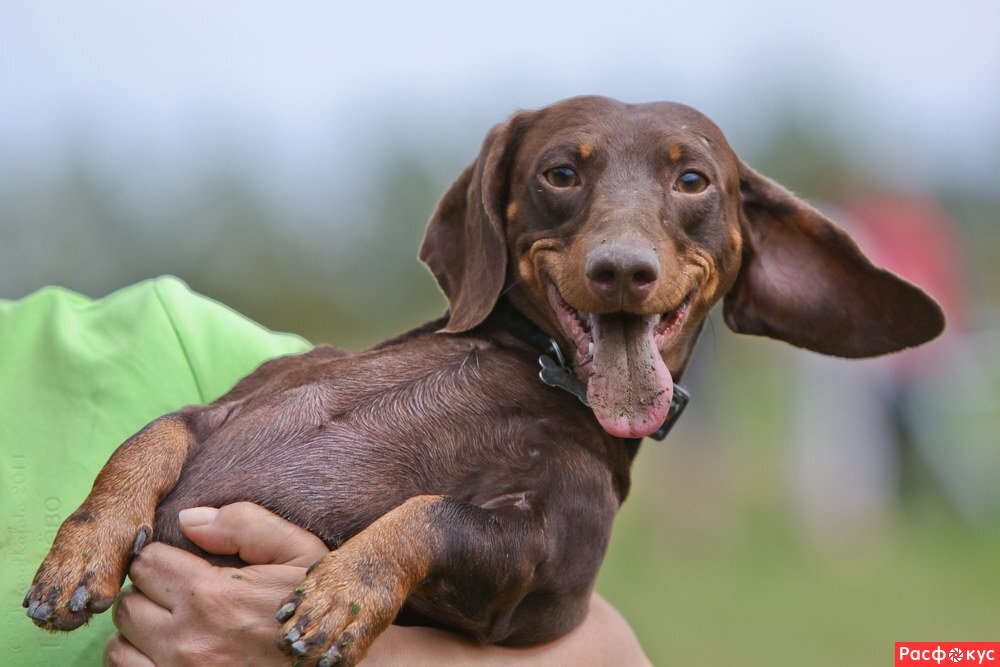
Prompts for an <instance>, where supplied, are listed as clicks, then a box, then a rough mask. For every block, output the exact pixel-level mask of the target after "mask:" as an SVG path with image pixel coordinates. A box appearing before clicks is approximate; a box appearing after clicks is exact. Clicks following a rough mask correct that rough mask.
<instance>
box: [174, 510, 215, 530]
mask: <svg viewBox="0 0 1000 667" xmlns="http://www.w3.org/2000/svg"><path fill="white" fill-rule="evenodd" d="M218 514H219V510H217V509H215V508H214V507H190V508H188V509H186V510H181V511H180V513H179V514H178V515H177V520H178V521H180V524H181V526H183V527H184V528H195V527H197V526H204V525H207V524H210V523H212V522H213V521H215V517H216V516H218Z"/></svg>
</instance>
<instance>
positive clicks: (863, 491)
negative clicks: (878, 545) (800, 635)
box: [791, 184, 968, 545]
mask: <svg viewBox="0 0 1000 667" xmlns="http://www.w3.org/2000/svg"><path fill="white" fill-rule="evenodd" d="M856 185H857V184H852V188H851V189H853V190H855V191H859V190H860V188H857V187H856ZM833 217H834V219H836V220H838V221H839V222H840V223H841V224H843V225H844V226H845V227H847V228H848V229H849V230H850V232H851V234H852V235H853V236H854V238H855V239H857V241H858V243H859V245H861V247H862V249H863V250H864V251H865V253H866V254H868V256H869V257H871V258H872V261H873V262H874V263H875V264H876V265H878V266H882V267H884V268H886V269H887V270H889V271H892V272H894V273H896V274H898V275H901V276H903V277H904V278H906V279H907V280H909V281H910V282H912V283H914V284H916V285H920V286H921V287H922V288H923V289H924V290H926V291H927V292H928V293H929V294H931V295H932V296H933V297H934V298H935V299H937V301H938V303H940V304H941V306H942V308H943V309H944V311H945V315H946V317H947V321H948V328H947V329H946V330H945V333H944V335H943V336H942V337H941V338H939V339H938V340H936V341H934V342H933V343H932V344H930V345H927V346H924V347H921V348H918V349H912V350H906V351H903V352H900V353H897V354H894V355H890V356H888V357H884V358H881V359H878V360H872V361H867V362H865V363H863V364H852V363H845V362H844V361H843V360H835V359H828V358H822V357H819V356H818V355H801V356H800V357H797V359H798V360H799V361H798V366H797V368H798V373H797V378H796V380H797V383H798V384H799V388H798V391H796V392H795V394H794V396H795V398H794V399H793V400H794V408H795V415H796V416H795V419H794V427H793V435H792V437H793V443H792V447H793V456H792V463H791V465H792V468H793V496H794V505H795V508H796V511H797V512H798V514H799V518H800V519H801V521H802V523H803V525H804V526H805V527H806V531H807V532H808V533H809V534H810V535H811V536H812V537H814V538H815V539H816V540H817V541H818V542H820V543H821V544H824V545H835V544H842V543H843V544H846V545H851V544H853V543H855V542H856V541H857V540H859V539H860V540H864V539H866V538H873V537H876V536H877V535H878V534H879V533H880V532H881V531H882V530H883V529H885V528H886V527H887V526H888V524H889V522H890V520H891V515H892V513H893V512H894V511H895V510H896V509H897V506H898V505H900V504H902V505H903V506H904V507H914V506H919V505H921V504H923V503H925V502H926V501H928V500H929V499H931V498H933V497H935V496H937V497H938V498H941V497H944V498H945V500H946V501H948V500H950V499H949V498H947V496H948V493H947V489H946V488H945V487H944V486H943V474H942V473H943V471H942V470H939V469H938V468H937V467H936V464H935V461H934V460H933V459H932V458H929V457H928V456H927V455H926V451H925V448H926V447H927V446H928V443H926V442H925V441H924V440H922V437H923V436H922V434H921V432H920V430H921V428H920V427H921V421H920V419H919V416H918V415H917V414H915V412H916V410H917V407H916V406H917V403H916V401H915V393H916V392H922V391H923V392H925V391H927V390H933V387H934V385H935V382H936V381H937V380H938V379H939V378H940V377H942V376H943V375H945V374H948V373H949V372H952V371H953V362H954V360H955V356H956V354H957V353H958V349H957V346H958V341H959V339H960V337H961V333H962V332H963V331H964V330H965V329H966V324H967V309H968V304H967V300H966V293H965V285H966V276H965V275H964V271H963V266H964V264H963V257H964V252H963V248H962V238H961V235H960V233H959V229H958V227H957V225H956V224H955V222H954V221H953V220H952V219H951V217H950V216H949V215H948V214H947V213H946V212H945V211H944V209H943V208H942V207H941V206H940V204H938V203H937V202H936V201H935V200H934V199H933V198H932V197H930V196H928V195H920V194H903V193H892V192H879V193H875V194H869V195H866V196H863V197H859V198H855V199H847V200H845V203H843V204H842V205H840V206H838V207H835V209H834V211H833ZM946 444H947V443H932V444H931V445H930V446H935V445H936V446H944V445H946Z"/></svg>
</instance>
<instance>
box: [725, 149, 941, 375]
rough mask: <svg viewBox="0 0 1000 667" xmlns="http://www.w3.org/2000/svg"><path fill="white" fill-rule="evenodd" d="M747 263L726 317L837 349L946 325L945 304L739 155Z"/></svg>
mask: <svg viewBox="0 0 1000 667" xmlns="http://www.w3.org/2000/svg"><path fill="white" fill-rule="evenodd" d="M740 193H741V196H742V210H741V213H740V218H741V219H740V224H741V226H742V228H743V244H744V250H743V265H742V267H741V269H740V273H739V277H738V278H737V279H736V283H735V284H734V285H733V287H732V288H731V289H730V290H729V292H728V293H727V294H726V297H725V306H724V315H725V319H726V324H728V325H729V328H731V329H732V330H733V331H736V332H738V333H747V334H756V335H760V336H769V337H771V338H776V339H778V340H783V341H786V342H788V343H791V344H792V345H797V346H799V347H804V348H807V349H810V350H814V351H816V352H821V353H823V354H829V355H834V356H838V357H872V356H876V355H880V354H887V353H889V352H895V351H897V350H902V349H904V348H907V347H913V346H915V345H920V344H921V343H925V342H927V341H929V340H931V339H932V338H934V337H936V336H937V335H938V334H940V333H941V331H942V330H943V329H944V314H943V313H942V312H941V308H940V307H939V306H938V304H937V303H936V302H935V301H934V300H933V299H931V298H930V297H929V296H927V295H926V294H925V293H924V292H923V291H921V290H920V289H919V288H918V287H916V286H914V285H912V284H910V283H908V282H906V281H905V280H903V279H901V278H899V277H897V276H896V275H894V274H892V273H890V272H888V271H886V270H884V269H880V268H878V267H876V266H874V265H873V264H872V263H871V262H870V261H869V260H868V258H867V257H865V256H864V255H863V254H862V253H861V250H860V249H859V248H858V245H857V244H856V243H855V242H854V240H853V239H851V237H850V236H848V235H847V233H846V232H844V230H842V229H841V228H840V227H838V226H837V225H835V224H834V223H833V222H831V221H830V220H829V219H827V218H826V216H824V215H823V214H822V213H820V212H819V211H817V210H816V209H814V208H812V207H811V206H809V205H808V204H806V203H805V202H803V201H802V200H800V199H799V198H797V197H795V196H794V195H793V194H791V193H790V192H788V191H787V190H785V189H784V188H782V187H781V186H780V185H778V184H777V183H775V182H774V181H772V180H770V179H768V178H765V177H764V176H761V175H760V174H758V173H757V172H755V171H753V170H752V169H750V168H749V167H747V166H746V165H745V164H743V163H742V162H740Z"/></svg>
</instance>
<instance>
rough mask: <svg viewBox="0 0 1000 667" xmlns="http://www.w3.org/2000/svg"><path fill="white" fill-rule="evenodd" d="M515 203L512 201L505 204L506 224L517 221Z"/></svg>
mask: <svg viewBox="0 0 1000 667" xmlns="http://www.w3.org/2000/svg"><path fill="white" fill-rule="evenodd" d="M517 211H518V209H517V202H516V201H512V202H511V203H509V204H507V222H514V221H516V220H517Z"/></svg>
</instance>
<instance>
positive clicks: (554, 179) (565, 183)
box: [545, 167, 580, 188]
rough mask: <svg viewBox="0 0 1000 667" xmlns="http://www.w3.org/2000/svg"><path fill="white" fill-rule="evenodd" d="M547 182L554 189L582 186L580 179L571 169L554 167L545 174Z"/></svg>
mask: <svg viewBox="0 0 1000 667" xmlns="http://www.w3.org/2000/svg"><path fill="white" fill-rule="evenodd" d="M545 180H546V181H548V182H549V185H551V186H552V187H554V188H572V187H573V186H576V185H580V177H579V176H577V175H576V172H575V171H573V170H572V169H571V168H569V167H553V168H552V169H549V170H548V171H546V172H545Z"/></svg>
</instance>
